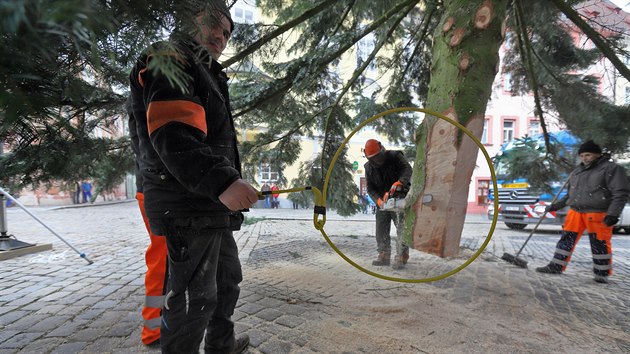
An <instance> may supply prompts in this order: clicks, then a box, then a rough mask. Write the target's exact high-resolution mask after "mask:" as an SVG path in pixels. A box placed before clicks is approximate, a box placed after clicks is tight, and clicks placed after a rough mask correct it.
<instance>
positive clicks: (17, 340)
mask: <svg viewBox="0 0 630 354" xmlns="http://www.w3.org/2000/svg"><path fill="white" fill-rule="evenodd" d="M42 335H43V333H18V334H15V335H14V336H11V337H10V338H8V339H7V340H5V341H4V342H2V343H0V349H21V348H24V347H26V346H27V345H28V344H30V343H31V342H33V341H34V340H36V339H37V338H39V337H41V336H42Z"/></svg>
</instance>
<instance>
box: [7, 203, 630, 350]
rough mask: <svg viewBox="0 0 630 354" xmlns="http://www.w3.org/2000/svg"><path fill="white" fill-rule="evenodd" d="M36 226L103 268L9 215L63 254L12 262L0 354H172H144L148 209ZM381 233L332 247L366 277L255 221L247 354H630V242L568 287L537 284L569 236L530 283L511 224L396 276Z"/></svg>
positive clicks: (301, 231)
mask: <svg viewBox="0 0 630 354" xmlns="http://www.w3.org/2000/svg"><path fill="white" fill-rule="evenodd" d="M34 212H35V213H37V215H38V216H39V217H40V218H41V219H42V220H44V221H45V222H46V223H47V224H48V225H50V226H51V227H52V228H53V229H54V230H56V231H57V232H58V233H60V234H61V235H62V236H63V237H64V238H65V239H66V240H67V241H68V242H70V243H71V244H72V245H73V246H75V247H76V248H77V249H79V250H80V251H82V252H85V253H86V254H87V256H88V257H89V258H90V259H91V260H92V261H94V264H92V265H88V264H87V262H85V260H84V259H82V258H80V257H79V256H78V254H77V253H75V252H74V251H73V250H71V249H70V248H69V247H68V246H66V245H65V244H64V243H62V242H61V241H60V240H58V239H57V238H56V237H55V236H54V235H52V234H51V233H50V232H49V231H48V230H46V229H45V228H43V227H42V226H41V225H39V224H37V223H36V222H35V221H34V220H33V219H31V218H30V216H28V215H26V213H24V212H22V211H21V210H19V209H16V208H10V209H9V211H8V229H9V233H10V234H13V235H14V236H15V237H16V238H17V239H19V240H21V241H25V242H31V243H52V244H53V247H54V248H53V250H52V251H46V252H40V253H37V254H31V255H25V256H22V257H18V258H13V259H9V260H5V261H1V262H0V354H4V353H7V354H8V353H146V352H158V351H159V349H158V348H155V347H144V346H142V345H141V344H140V330H141V315H140V310H141V307H142V303H143V300H144V293H143V291H144V288H143V275H144V271H145V265H144V250H145V249H146V246H147V243H148V237H147V235H146V231H145V229H144V225H143V224H142V221H141V218H140V214H139V212H138V210H137V205H136V204H135V202H129V203H119V204H111V205H99V206H97V205H94V206H89V207H77V208H47V209H44V208H42V209H35V210H34ZM373 218H374V216H373V215H367V214H359V215H356V216H353V217H349V218H342V217H339V216H336V215H335V214H334V213H333V214H329V215H328V216H327V222H326V225H325V228H324V230H325V232H326V234H327V235H328V237H329V239H330V241H331V242H332V243H333V245H335V247H337V248H338V250H339V252H340V253H342V254H343V255H344V256H345V257H348V258H349V259H350V260H351V261H352V262H354V263H355V265H356V267H355V266H352V265H350V264H349V263H348V262H346V261H345V260H344V259H343V258H342V257H341V256H340V255H339V254H337V253H336V252H335V251H334V250H333V249H332V248H331V247H330V245H329V244H328V242H327V241H326V239H325V238H324V237H322V234H321V233H320V232H319V231H317V230H315V228H314V227H313V223H312V211H310V210H291V209H273V210H269V209H253V210H252V211H251V212H250V213H249V214H248V219H249V220H250V221H252V222H254V221H257V222H255V223H251V224H249V225H247V226H245V227H243V229H242V230H241V231H239V232H237V233H236V234H235V238H236V240H237V244H238V245H239V249H240V257H241V261H242V263H243V273H244V278H245V279H244V281H243V283H242V284H241V287H242V291H241V297H240V300H239V303H238V304H237V309H236V312H235V315H234V320H235V322H236V324H237V325H236V329H237V331H238V332H246V333H248V334H249V335H250V338H251V346H250V348H249V353H255V354H257V353H268V354H272V353H273V354H275V353H312V352H319V353H390V352H396V353H453V352H479V353H485V352H492V351H500V352H514V353H521V352H522V353H527V352H574V353H575V352H577V353H579V352H584V353H587V352H588V353H611V352H612V353H627V352H630V310H629V309H630V236H628V235H616V236H615V237H614V238H613V250H614V252H615V253H614V272H615V273H614V275H613V276H612V277H611V282H610V283H609V284H604V285H601V284H597V283H595V282H594V281H593V279H592V270H591V267H592V261H591V256H590V247H589V244H588V238H587V237H585V238H583V239H582V240H581V242H580V243H579V244H578V246H577V248H576V252H575V255H574V257H573V260H572V262H571V264H570V266H569V268H568V269H567V272H566V273H565V274H564V275H561V276H553V275H542V274H538V273H536V272H534V271H533V268H534V267H537V266H541V265H544V264H546V263H547V261H548V260H549V258H550V257H551V256H552V252H553V249H554V247H555V243H556V242H557V240H558V234H559V231H560V228H559V227H555V226H543V227H541V230H539V231H537V232H536V233H535V235H534V236H533V237H532V239H531V241H530V242H529V243H528V245H527V247H526V248H525V249H524V251H523V253H522V254H521V258H524V259H526V260H527V261H528V262H529V269H522V268H518V267H515V266H513V265H511V264H508V263H506V262H504V261H502V260H500V257H501V255H502V254H503V253H504V252H509V253H511V254H515V252H516V251H517V250H518V249H519V248H520V247H521V245H522V244H523V242H524V241H525V239H526V238H527V236H528V234H529V232H530V230H529V229H525V230H521V231H515V230H509V229H507V228H506V227H505V226H503V225H502V224H498V225H497V227H496V229H495V232H494V234H493V235H492V239H491V240H490V241H489V242H488V243H487V247H486V248H485V250H484V251H483V252H478V250H479V249H480V247H482V245H483V244H484V242H486V240H487V235H488V233H489V231H490V228H491V224H490V222H489V221H487V220H484V218H483V217H481V216H478V215H470V216H469V217H468V218H467V221H466V224H465V229H464V233H463V237H462V242H461V245H462V251H461V253H460V256H458V257H453V258H450V259H441V258H438V257H434V256H430V255H426V254H424V253H421V252H417V251H415V250H412V253H411V259H410V261H409V264H408V267H407V268H406V269H404V270H399V271H394V270H392V269H391V268H389V267H383V268H378V267H374V266H372V265H371V260H372V258H373V257H374V256H375V251H374V248H375V239H374V236H373V235H374V219H373ZM392 234H394V231H393V230H392ZM477 253H479V256H478V258H477V259H476V260H475V261H474V262H472V263H471V264H470V265H469V266H467V267H465V268H464V269H461V270H460V271H458V272H457V273H455V274H454V275H452V276H449V277H447V278H445V279H442V280H437V281H431V282H427V281H426V280H427V279H429V278H436V277H440V276H441V275H443V274H445V273H448V272H452V271H453V270H456V269H458V268H460V267H463V265H464V264H465V263H466V262H467V261H469V260H470V259H471V257H472V256H475V255H477ZM357 268H363V270H367V271H371V272H374V273H375V274H377V275H380V276H383V277H392V278H400V279H405V280H407V281H406V282H395V281H389V280H384V279H380V278H378V277H376V276H371V275H368V274H366V273H364V272H362V271H361V270H360V269H357ZM436 310H437V311H438V313H440V316H439V317H440V318H441V319H442V320H441V321H438V320H437V318H436V317H435V312H431V311H436ZM432 316H433V317H432ZM444 318H447V321H446V323H448V326H446V327H445V328H442V327H441V325H438V324H440V323H444ZM549 331H551V332H549ZM550 333H551V334H550ZM554 333H555V337H554V336H553V334H554ZM558 333H561V334H563V337H561V338H560V339H558ZM585 333H586V335H585ZM565 334H566V339H562V338H564V335H565ZM498 349H500V350H498Z"/></svg>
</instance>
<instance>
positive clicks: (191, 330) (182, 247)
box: [130, 0, 258, 353]
mask: <svg viewBox="0 0 630 354" xmlns="http://www.w3.org/2000/svg"><path fill="white" fill-rule="evenodd" d="M187 4H189V5H190V6H187V8H186V11H184V10H182V12H181V13H178V14H176V19H177V20H178V25H177V26H178V30H177V31H175V32H174V33H173V35H172V37H171V40H170V41H169V42H162V43H158V44H155V45H153V46H151V47H150V48H148V49H147V50H146V51H145V53H144V54H143V55H142V56H141V58H140V59H139V60H138V62H137V64H136V66H135V67H134V68H133V70H132V72H131V76H130V86H131V104H132V111H133V115H134V116H135V117H136V128H137V129H136V130H137V134H138V145H139V156H138V160H139V161H138V164H139V166H140V169H141V173H142V178H143V189H144V200H145V210H146V214H147V217H148V219H149V225H150V228H151V232H152V233H154V234H156V235H164V236H165V237H166V244H167V248H168V281H167V288H166V296H165V299H164V309H163V311H162V323H161V328H160V332H161V338H160V346H161V348H162V352H163V353H197V352H198V351H199V345H200V343H201V341H202V339H203V338H204V332H205V333H206V334H205V347H204V350H205V352H206V353H215V352H216V353H234V352H236V353H240V352H242V351H243V350H245V348H246V347H247V345H248V343H249V338H247V337H246V336H242V337H240V338H238V339H235V336H234V323H233V322H232V321H231V319H230V318H231V316H232V314H233V312H234V307H235V305H236V302H237V300H238V295H239V292H240V289H239V287H238V284H239V283H240V282H241V280H242V274H241V265H240V262H239V259H238V250H237V247H236V242H235V240H234V238H233V237H232V231H234V230H238V229H239V228H240V225H241V223H242V220H243V216H242V214H241V213H240V212H239V210H243V209H246V208H249V207H251V206H252V204H254V203H255V202H256V201H257V200H258V195H257V192H256V190H255V189H254V188H253V187H252V186H251V185H250V184H249V183H247V182H245V181H244V180H242V179H241V166H240V160H239V154H238V150H237V147H236V133H235V130H234V122H233V120H232V116H231V113H230V103H229V96H228V88H227V76H226V75H225V73H224V72H223V67H222V66H221V65H220V64H219V63H218V62H217V59H218V58H219V57H220V56H221V53H222V52H223V50H224V49H225V46H226V44H227V41H228V39H229V37H230V35H231V33H232V30H233V27H234V24H233V22H232V20H231V17H230V14H229V11H228V9H227V7H226V5H225V3H224V2H223V1H221V0H218V1H211V0H209V1H192V2H190V3H187ZM158 68H160V69H161V70H158ZM164 68H170V69H174V70H179V71H180V72H179V73H178V74H179V75H176V77H177V78H179V79H180V80H179V81H172V80H170V79H169V78H167V76H166V75H165V74H164Z"/></svg>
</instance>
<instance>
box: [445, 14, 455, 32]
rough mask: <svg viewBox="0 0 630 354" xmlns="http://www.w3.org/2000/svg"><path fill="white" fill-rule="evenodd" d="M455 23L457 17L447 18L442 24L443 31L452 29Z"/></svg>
mask: <svg viewBox="0 0 630 354" xmlns="http://www.w3.org/2000/svg"><path fill="white" fill-rule="evenodd" d="M453 23H455V19H454V18H453V17H452V16H451V17H449V18H447V19H446V22H444V25H443V26H442V32H448V31H450V30H451V28H453Z"/></svg>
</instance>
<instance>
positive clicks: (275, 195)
mask: <svg viewBox="0 0 630 354" xmlns="http://www.w3.org/2000/svg"><path fill="white" fill-rule="evenodd" d="M278 190H280V188H278V186H277V185H276V184H275V183H274V184H272V185H271V191H272V192H276V191H278ZM272 195H273V199H272V201H271V207H272V208H278V207H280V201H278V197H279V196H280V194H279V193H273V194H272Z"/></svg>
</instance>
